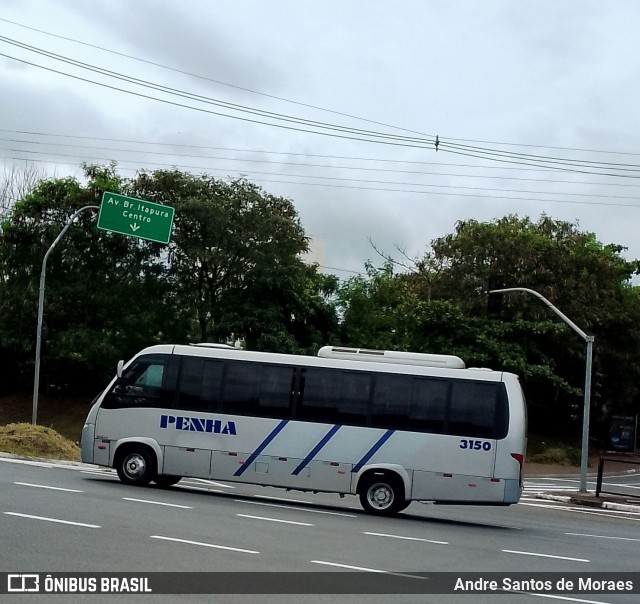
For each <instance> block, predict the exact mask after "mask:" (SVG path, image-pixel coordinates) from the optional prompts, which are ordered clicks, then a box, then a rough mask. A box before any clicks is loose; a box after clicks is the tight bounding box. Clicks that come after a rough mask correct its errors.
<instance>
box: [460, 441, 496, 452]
mask: <svg viewBox="0 0 640 604" xmlns="http://www.w3.org/2000/svg"><path fill="white" fill-rule="evenodd" d="M460 448H461V449H467V450H470V451H491V443H490V442H487V441H486V440H466V439H463V440H461V441H460Z"/></svg>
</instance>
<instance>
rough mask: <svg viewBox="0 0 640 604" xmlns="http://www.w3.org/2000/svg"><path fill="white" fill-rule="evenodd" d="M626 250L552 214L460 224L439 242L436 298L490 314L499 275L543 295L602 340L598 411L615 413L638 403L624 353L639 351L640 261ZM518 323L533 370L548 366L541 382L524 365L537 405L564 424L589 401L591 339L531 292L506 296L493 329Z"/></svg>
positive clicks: (634, 368)
mask: <svg viewBox="0 0 640 604" xmlns="http://www.w3.org/2000/svg"><path fill="white" fill-rule="evenodd" d="M623 249H624V248H622V247H621V246H618V245H614V244H610V245H603V244H601V243H600V242H598V241H597V239H596V236H595V234H594V233H588V232H583V231H581V230H580V229H579V227H578V225H577V224H573V223H570V222H565V221H558V220H553V219H552V218H550V217H548V216H545V215H543V216H542V217H541V218H540V219H539V220H538V221H537V222H535V223H534V222H532V221H531V220H530V219H529V218H519V217H517V216H513V215H511V216H506V217H504V218H502V219H499V220H496V221H494V222H491V223H480V222H477V221H473V220H471V221H466V222H460V223H458V224H457V225H456V230H455V233H453V234H451V235H447V236H445V237H442V238H440V239H436V240H435V241H434V242H432V254H433V258H435V259H436V260H437V261H439V262H441V263H443V264H444V266H445V267H446V270H445V271H443V272H442V273H441V274H440V276H439V278H438V295H439V296H442V297H443V298H449V299H454V300H457V301H458V303H459V304H460V306H461V308H463V309H464V311H465V314H470V315H472V316H476V317H480V316H482V314H483V313H484V308H485V305H486V295H485V293H486V289H487V286H488V282H489V277H490V276H491V275H501V276H502V277H503V281H504V285H505V287H528V288H530V289H534V290H536V291H538V292H540V293H541V294H542V295H543V296H545V297H546V298H547V299H549V300H550V301H551V302H552V303H553V304H554V305H556V306H557V307H558V308H560V309H561V310H562V311H563V312H564V313H565V314H566V315H567V316H569V317H570V318H571V319H572V320H573V321H574V322H575V323H576V324H577V325H579V326H580V327H581V328H582V329H583V330H584V331H586V332H587V333H591V334H593V335H595V342H596V348H595V349H596V360H595V371H596V372H597V373H598V374H599V375H601V377H602V379H601V380H600V381H601V382H602V385H601V388H600V392H599V394H600V396H601V398H600V399H598V398H597V397H596V400H595V401H594V402H595V404H596V415H599V414H600V412H601V411H602V406H603V405H604V403H605V402H606V403H607V404H608V405H609V408H610V409H611V408H613V409H615V408H618V409H621V408H624V407H628V406H629V405H636V406H637V403H636V402H635V401H637V393H638V392H637V388H638V387H637V383H638V373H639V372H640V366H639V365H638V361H636V360H635V357H633V358H631V355H630V354H629V353H628V352H625V351H633V350H637V348H638V346H639V345H640V324H639V323H638V322H637V318H638V312H639V311H640V306H639V305H638V301H639V298H638V289H637V288H636V287H633V286H632V285H631V277H632V276H633V274H634V273H636V272H637V270H638V262H637V261H626V260H625V259H624V258H623V257H622V256H621V252H622V251H623ZM519 323H520V324H522V326H523V328H524V329H523V330H522V332H521V333H520V334H519V337H520V338H521V341H522V342H524V343H526V352H527V354H526V357H525V360H526V361H527V365H528V364H529V363H531V361H533V360H535V359H538V360H540V361H541V362H542V363H543V364H544V365H546V367H547V368H548V370H546V371H543V372H541V373H540V374H539V375H537V376H533V375H529V374H528V372H527V371H526V367H524V369H525V372H524V378H525V379H524V380H523V382H524V384H525V386H526V387H527V390H528V394H529V393H530V394H531V395H530V396H529V398H530V400H531V402H532V405H531V406H532V407H533V408H534V409H536V408H538V409H539V410H540V411H541V413H540V414H538V416H539V417H544V418H545V419H546V421H549V420H550V419H551V420H557V421H558V422H559V425H560V426H565V425H566V424H565V421H564V420H566V418H567V417H569V415H570V409H571V407H572V406H573V405H575V404H576V403H581V400H580V397H581V396H582V385H583V383H584V362H585V361H584V346H583V343H582V341H581V340H580V339H579V338H577V337H575V336H574V334H573V332H572V331H571V330H570V329H569V328H568V327H567V326H565V325H564V324H562V323H561V322H559V321H558V320H557V319H556V318H555V317H552V316H550V314H549V310H548V309H547V308H546V306H544V305H542V304H540V302H539V301H538V300H536V299H535V298H532V297H530V296H526V295H525V294H510V295H509V296H506V297H505V299H504V305H503V317H502V321H497V322H494V325H495V327H492V326H491V323H489V324H488V325H487V330H486V333H491V332H492V331H494V332H495V330H496V328H498V329H504V328H505V327H506V326H514V325H518V324H519ZM553 325H555V327H552V326H553ZM503 335H504V337H507V336H508V337H509V338H513V337H514V336H516V335H517V334H515V333H511V334H507V333H505V334H503ZM598 407H599V408H598ZM534 415H536V414H534Z"/></svg>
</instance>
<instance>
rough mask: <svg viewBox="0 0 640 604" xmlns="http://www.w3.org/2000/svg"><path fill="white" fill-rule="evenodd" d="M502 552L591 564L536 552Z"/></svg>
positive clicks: (581, 560) (585, 560) (508, 550)
mask: <svg viewBox="0 0 640 604" xmlns="http://www.w3.org/2000/svg"><path fill="white" fill-rule="evenodd" d="M502 551H503V552H505V553H507V554H519V555H521V556H537V557H539V558H554V559H555V560H570V561H572V562H591V560H587V559H586V558H570V557H568V556H552V555H551V554H538V553H536V552H520V551H518V550H514V549H503V550H502Z"/></svg>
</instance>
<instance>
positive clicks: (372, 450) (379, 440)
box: [351, 430, 395, 472]
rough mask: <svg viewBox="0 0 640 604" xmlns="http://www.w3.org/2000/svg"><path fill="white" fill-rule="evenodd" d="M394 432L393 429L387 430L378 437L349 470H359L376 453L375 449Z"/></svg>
mask: <svg viewBox="0 0 640 604" xmlns="http://www.w3.org/2000/svg"><path fill="white" fill-rule="evenodd" d="M394 432H395V430H387V431H386V432H385V433H384V434H383V435H382V436H381V437H380V438H379V439H378V442H376V444H375V445H373V447H371V448H370V449H369V450H368V451H367V452H366V453H365V454H364V457H363V458H362V459H361V460H360V461H359V462H358V463H357V464H356V465H355V466H353V469H352V470H351V471H352V472H358V471H360V468H361V467H362V466H364V464H366V463H367V462H368V461H369V460H370V459H371V458H372V457H373V456H374V454H375V453H376V451H377V450H378V449H379V448H380V447H381V446H382V445H384V443H386V442H387V440H389V437H390V436H391V435H392V434H393V433H394Z"/></svg>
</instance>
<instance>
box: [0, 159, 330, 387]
mask: <svg viewBox="0 0 640 604" xmlns="http://www.w3.org/2000/svg"><path fill="white" fill-rule="evenodd" d="M84 170H85V179H86V183H85V184H81V183H80V182H78V181H77V180H76V179H73V178H64V179H50V180H42V181H40V182H39V183H38V184H37V185H36V186H35V188H34V189H33V191H32V192H31V193H30V194H29V195H27V196H25V197H24V199H22V200H20V201H19V202H18V203H16V204H15V207H14V209H13V212H12V214H11V217H10V219H9V220H7V221H5V223H4V224H3V230H2V231H1V232H0V362H2V363H3V367H6V368H7V369H8V375H11V379H10V380H5V381H4V382H3V384H2V386H0V387H3V388H4V389H7V390H8V389H16V388H26V387H28V385H29V383H30V382H31V380H32V379H33V357H34V344H35V330H36V311H37V296H38V280H39V276H40V268H41V265H42V259H43V257H44V254H45V252H46V251H47V249H48V248H49V246H50V245H51V243H52V242H53V241H54V240H55V238H56V237H57V236H58V234H59V233H60V232H61V230H62V229H63V227H64V226H65V225H66V224H67V223H68V221H69V219H70V217H71V216H72V215H73V213H74V212H75V211H76V210H78V209H79V208H81V207H83V206H87V205H96V204H99V203H100V200H101V198H102V194H103V192H104V191H106V190H108V191H112V192H116V193H123V194H126V195H132V196H134V197H141V198H144V199H147V200H150V201H156V202H158V203H167V204H169V205H172V206H174V207H175V208H176V218H175V228H174V233H173V238H172V241H171V243H170V245H169V246H167V247H165V246H161V245H159V244H155V243H151V242H145V241H141V240H138V239H134V238H130V237H124V236H122V235H118V234H114V233H109V232H105V231H101V230H97V229H96V228H95V213H92V212H90V211H86V212H84V213H83V214H81V215H80V216H79V217H78V218H77V219H76V221H75V222H74V224H73V225H72V226H71V227H70V228H69V230H68V231H67V233H66V234H65V236H64V238H63V240H61V242H60V243H59V244H58V246H57V247H56V248H55V249H54V250H53V252H52V253H51V255H50V257H49V262H48V267H47V273H46V297H45V317H44V319H45V324H46V327H47V334H46V338H45V345H44V351H43V364H42V377H43V385H44V388H43V390H44V389H48V390H51V389H55V390H68V389H69V388H72V389H76V390H78V389H83V388H89V389H92V390H94V389H97V388H98V387H100V386H101V385H103V383H104V381H105V380H106V379H107V378H108V377H109V376H110V375H112V373H113V368H114V366H115V362H116V361H117V360H118V359H119V358H127V357H129V356H131V355H132V354H134V353H135V352H137V351H138V350H140V349H141V348H143V347H145V346H148V345H151V344H154V343H161V342H177V343H181V342H189V341H217V342H225V341H229V340H233V339H241V340H244V341H245V343H246V345H247V346H248V347H249V348H254V349H263V350H274V351H287V352H294V351H296V352H297V351H311V350H313V351H314V352H315V349H317V348H318V347H319V346H320V345H322V344H325V343H326V342H327V341H328V338H330V337H331V335H330V334H331V333H333V332H335V330H336V329H337V318H336V312H335V308H334V306H333V305H332V303H331V301H330V297H331V296H332V294H333V292H334V291H335V289H336V287H337V281H336V280H335V278H334V277H325V276H323V275H320V274H318V273H317V270H316V268H315V267H309V266H306V265H305V264H303V263H302V261H301V260H300V257H299V255H300V253H301V252H303V251H305V250H306V249H307V238H306V236H305V234H304V231H303V229H302V227H301V225H300V223H299V220H298V218H297V215H296V212H295V209H294V207H293V204H292V203H291V201H289V200H286V199H283V198H280V197H275V196H273V195H270V194H268V193H265V192H264V191H262V190H261V189H260V188H259V187H257V186H256V185H253V184H251V183H249V182H247V181H245V180H238V181H233V182H231V183H226V182H222V181H217V180H215V179H213V178H211V177H209V176H204V175H203V176H199V177H198V176H193V175H190V174H186V173H183V172H179V171H176V170H174V171H158V172H154V173H147V172H141V173H139V174H138V175H137V176H136V177H135V178H133V179H130V180H127V179H124V178H122V177H120V176H119V175H118V174H117V172H116V166H115V165H114V164H111V165H109V166H88V165H85V166H84ZM92 214H93V215H92Z"/></svg>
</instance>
